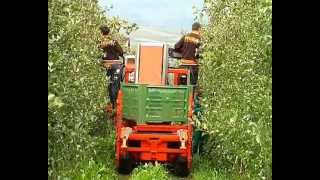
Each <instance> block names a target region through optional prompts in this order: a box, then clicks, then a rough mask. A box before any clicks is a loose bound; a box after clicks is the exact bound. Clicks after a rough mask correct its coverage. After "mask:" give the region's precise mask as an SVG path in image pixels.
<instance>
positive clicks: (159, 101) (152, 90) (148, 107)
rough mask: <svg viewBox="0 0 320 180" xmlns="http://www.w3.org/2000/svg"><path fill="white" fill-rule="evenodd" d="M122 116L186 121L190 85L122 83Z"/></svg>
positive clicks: (190, 91) (156, 121) (141, 120)
mask: <svg viewBox="0 0 320 180" xmlns="http://www.w3.org/2000/svg"><path fill="white" fill-rule="evenodd" d="M122 92H123V117H124V118H126V119H130V120H134V121H137V122H138V123H147V122H154V123H160V122H182V123H186V122H187V121H188V107H189V95H190V94H191V93H192V86H151V85H144V84H122Z"/></svg>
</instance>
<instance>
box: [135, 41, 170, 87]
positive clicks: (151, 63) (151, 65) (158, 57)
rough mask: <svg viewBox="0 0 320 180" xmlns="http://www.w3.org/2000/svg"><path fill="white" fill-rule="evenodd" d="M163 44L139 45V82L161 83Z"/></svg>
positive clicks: (162, 82)
mask: <svg viewBox="0 0 320 180" xmlns="http://www.w3.org/2000/svg"><path fill="white" fill-rule="evenodd" d="M163 50H164V47H163V46H147V45H141V46H140V59H139V83H141V84H152V85H162V84H164V81H163V80H162V68H163V64H162V63H163Z"/></svg>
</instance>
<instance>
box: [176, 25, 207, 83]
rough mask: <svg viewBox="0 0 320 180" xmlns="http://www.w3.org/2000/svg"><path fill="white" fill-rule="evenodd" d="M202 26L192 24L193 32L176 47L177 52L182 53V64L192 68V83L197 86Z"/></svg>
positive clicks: (185, 36) (184, 37)
mask: <svg viewBox="0 0 320 180" xmlns="http://www.w3.org/2000/svg"><path fill="white" fill-rule="evenodd" d="M200 33H201V25H200V24H199V23H197V22H195V23H193V24H192V32H191V33H189V34H186V35H184V36H183V37H182V38H181V39H180V40H179V41H178V42H177V43H176V44H175V46H174V48H175V51H177V52H180V53H181V56H182V58H181V64H182V65H186V66H189V67H190V82H191V84H192V85H196V84H197V80H198V57H197V56H198V55H197V53H198V50H199V47H200V40H201V34H200Z"/></svg>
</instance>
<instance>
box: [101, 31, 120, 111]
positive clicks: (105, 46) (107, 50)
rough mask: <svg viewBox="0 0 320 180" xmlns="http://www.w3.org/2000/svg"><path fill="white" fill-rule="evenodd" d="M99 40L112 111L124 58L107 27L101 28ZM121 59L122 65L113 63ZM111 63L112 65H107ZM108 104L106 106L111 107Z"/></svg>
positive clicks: (114, 106) (114, 105)
mask: <svg viewBox="0 0 320 180" xmlns="http://www.w3.org/2000/svg"><path fill="white" fill-rule="evenodd" d="M100 31H101V34H102V36H101V39H100V44H99V48H100V49H101V50H102V51H103V56H102V61H101V64H102V65H103V66H104V67H105V68H106V71H107V76H108V77H110V83H109V86H108V94H109V99H110V102H111V105H112V109H115V108H116V100H117V96H118V92H119V89H120V82H121V81H122V80H123V78H122V74H123V67H124V57H123V50H122V48H121V46H120V44H119V43H118V41H117V40H114V39H113V38H112V37H111V36H110V35H109V32H110V29H109V28H108V27H107V26H101V27H100ZM120 57H122V60H123V61H122V64H121V63H115V64H113V62H117V61H115V60H120ZM109 62H112V63H109ZM111 105H110V104H109V105H108V107H107V108H109V106H111Z"/></svg>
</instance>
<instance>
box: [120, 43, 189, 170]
mask: <svg viewBox="0 0 320 180" xmlns="http://www.w3.org/2000/svg"><path fill="white" fill-rule="evenodd" d="M168 49H169V48H168V45H167V44H163V43H140V44H139V45H138V50H137V55H136V56H133V57H127V58H126V60H125V68H124V78H123V79H124V82H123V83H121V88H120V90H119V93H118V97H117V105H116V108H117V109H116V115H115V124H116V142H115V146H116V166H117V168H118V171H119V172H120V173H123V174H128V173H130V172H131V171H132V169H133V168H134V167H135V166H136V165H137V164H138V163H140V162H157V163H165V164H169V165H172V167H173V169H174V171H175V173H176V174H177V175H179V176H187V175H188V174H189V173H190V170H191V167H192V137H193V124H194V123H193V119H192V114H193V111H194V93H193V86H192V85H190V72H189V69H188V68H187V66H185V67H184V68H173V67H170V66H169V61H168V59H169V56H168ZM191 65H192V64H191Z"/></svg>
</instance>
